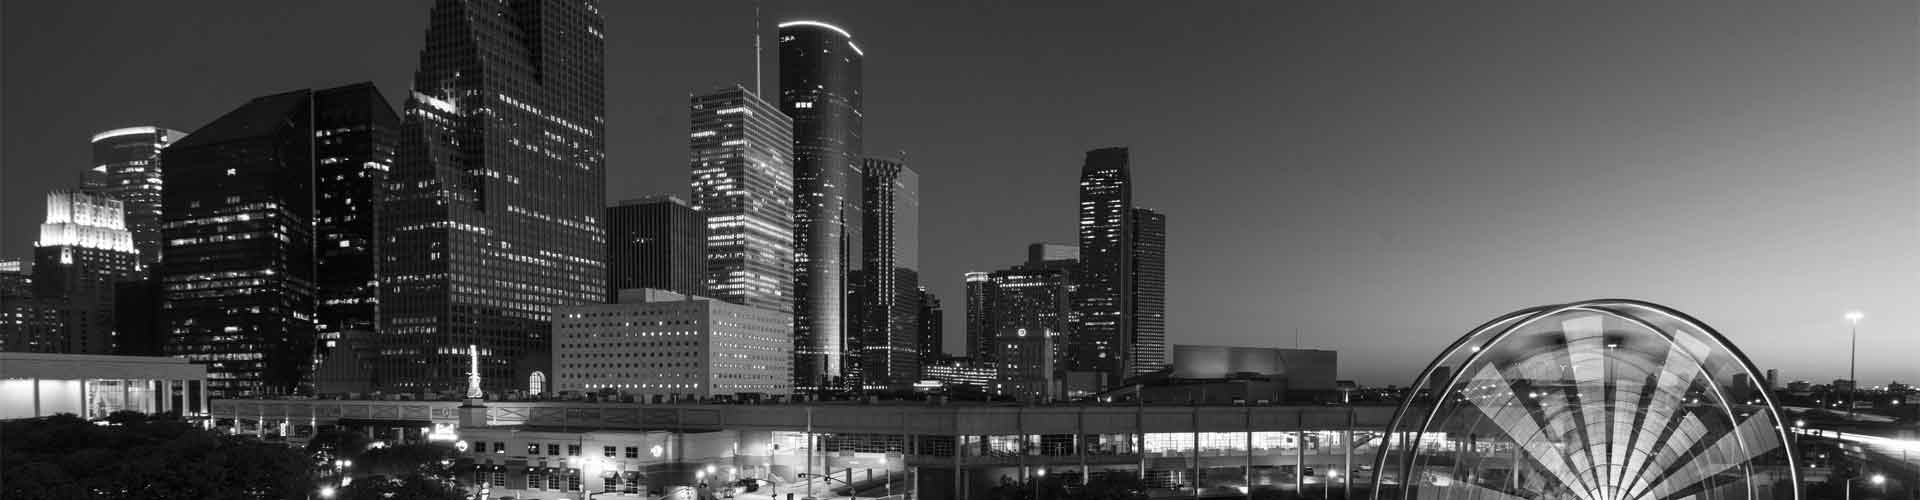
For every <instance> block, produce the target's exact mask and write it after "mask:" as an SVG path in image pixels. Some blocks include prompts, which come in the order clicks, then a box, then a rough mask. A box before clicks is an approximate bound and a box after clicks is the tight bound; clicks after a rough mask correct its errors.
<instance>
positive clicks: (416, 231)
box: [372, 0, 607, 392]
mask: <svg viewBox="0 0 1920 500" xmlns="http://www.w3.org/2000/svg"><path fill="white" fill-rule="evenodd" d="M429 16H430V19H431V20H430V22H429V25H428V27H427V33H426V46H425V48H423V49H421V51H420V59H419V60H420V65H419V68H418V70H417V71H415V73H414V79H413V86H412V89H413V92H412V95H410V96H409V97H408V99H407V102H406V105H405V110H404V111H403V113H402V116H401V133H400V147H399V161H398V163H397V165H395V167H394V170H393V172H392V173H391V174H390V175H389V182H388V186H389V187H392V188H394V189H393V190H392V191H391V192H390V193H389V195H388V197H387V200H386V204H385V206H384V207H383V209H382V217H381V219H382V221H383V223H382V227H383V231H382V232H383V234H384V236H383V239H384V240H385V241H386V247H385V248H384V249H383V250H382V252H381V255H380V281H381V285H382V286H381V290H380V292H381V295H380V297H381V299H380V306H381V313H380V323H381V329H380V335H379V336H378V337H377V338H379V339H380V342H381V345H380V349H379V351H378V354H377V355H376V356H375V357H374V359H373V360H372V366H373V367H374V372H375V377H376V378H377V379H378V380H376V381H375V384H376V386H377V387H379V388H382V389H385V390H389V391H395V392H407V391H416V390H448V389H453V388H455V387H459V386H462V385H464V383H465V381H466V374H467V372H468V369H467V368H468V360H467V354H466V349H465V346H467V345H469V344H472V345H477V346H479V351H480V353H479V354H480V372H481V373H480V375H481V381H482V383H483V384H484V387H485V389H486V390H489V391H502V390H507V389H509V388H520V389H524V388H525V386H526V382H525V381H524V380H522V381H520V382H519V383H513V382H512V381H511V380H509V379H511V378H513V377H512V376H511V375H512V374H514V372H515V365H514V363H515V362H516V360H519V359H521V358H522V357H523V356H526V355H528V353H529V352H530V351H540V352H544V351H546V349H547V347H546V346H547V335H548V332H549V331H550V325H551V321H552V312H553V308H554V307H555V306H561V305H571V304H586V303H595V302H600V301H602V300H604V299H605V297H606V279H607V277H606V266H605V259H606V238H605V235H604V234H603V232H602V231H603V223H602V220H601V218H602V217H603V216H604V215H605V214H606V202H605V195H604V192H605V189H606V171H605V167H604V164H605V150H606V149H605V142H604V141H605V129H606V120H605V119H604V116H605V94H604V85H605V78H604V76H603V73H604V70H605V61H604V58H605V39H604V36H605V35H604V33H603V32H602V26H603V19H602V15H601V12H600V8H599V5H598V2H595V1H592V0H437V1H436V2H435V3H434V6H433V10H432V12H431V13H430V15H429ZM542 359H544V357H542Z"/></svg>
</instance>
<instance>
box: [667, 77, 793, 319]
mask: <svg viewBox="0 0 1920 500" xmlns="http://www.w3.org/2000/svg"><path fill="white" fill-rule="evenodd" d="M692 101H693V102H692V107H691V109H690V116H691V118H692V122H693V132H692V136H691V138H690V139H689V142H688V144H689V158H688V162H689V163H690V164H691V167H692V173H693V175H692V184H693V206H694V207H695V208H696V209H698V210H699V211H700V212H701V215H703V216H705V217H706V225H707V227H706V235H707V236H706V264H705V266H704V267H703V269H704V271H705V276H704V279H705V281H706V283H705V285H706V288H707V290H708V293H709V294H710V295H711V296H712V297H714V298H717V299H720V300H723V301H727V302H732V303H735V304H742V305H748V306H754V307H758V308H761V309H766V310H770V311H779V312H782V313H786V314H788V315H791V314H792V313H793V293H794V292H793V287H794V284H793V266H794V263H793V202H794V197H793V119H792V118H788V117H787V115H786V114H784V113H781V112H780V110H779V108H776V107H774V106H773V105H772V104H769V103H767V101H765V100H763V99H761V98H760V96H758V95H755V94H754V93H753V92H752V91H749V90H747V89H746V88H745V87H741V86H738V85H735V86H733V87H729V88H725V89H721V90H719V91H716V92H713V93H710V94H704V95H697V96H694V97H693V98H692Z"/></svg>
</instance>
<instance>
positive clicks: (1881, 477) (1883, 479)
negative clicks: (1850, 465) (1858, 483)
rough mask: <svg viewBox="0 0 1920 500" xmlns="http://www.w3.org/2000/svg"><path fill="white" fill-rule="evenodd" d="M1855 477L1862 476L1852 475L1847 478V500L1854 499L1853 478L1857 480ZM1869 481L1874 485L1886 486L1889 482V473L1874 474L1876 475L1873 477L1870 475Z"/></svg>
mask: <svg viewBox="0 0 1920 500" xmlns="http://www.w3.org/2000/svg"><path fill="white" fill-rule="evenodd" d="M1855 479H1860V478H1857V477H1850V478H1847V497H1846V500H1853V480H1855ZM1867 482H1869V483H1873V485H1874V486H1881V487H1885V486H1886V484H1887V475H1886V474H1874V475H1873V477H1870V478H1867Z"/></svg>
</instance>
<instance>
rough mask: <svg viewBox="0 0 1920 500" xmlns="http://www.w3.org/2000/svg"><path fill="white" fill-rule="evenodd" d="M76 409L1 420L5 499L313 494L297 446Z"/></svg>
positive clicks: (0, 492) (254, 499) (168, 420)
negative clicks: (103, 420) (99, 419)
mask: <svg viewBox="0 0 1920 500" xmlns="http://www.w3.org/2000/svg"><path fill="white" fill-rule="evenodd" d="M107 422H108V423H110V424H112V425H94V424H93V423H92V422H88V421H86V420H83V419H81V418H79V417H77V416H74V415H71V414H64V415H55V416H52V417H45V418H36V419H23V420H12V421H7V422H0V435H4V436H6V438H5V439H3V440H0V477H5V478H7V480H6V482H5V483H4V484H0V498H7V499H40V498H60V499H64V498H115V499H147V498H204V499H216V500H227V499H233V500H241V499H247V500H270V499H295V498H305V496H306V494H307V493H308V492H309V491H310V490H311V487H312V486H313V482H312V480H311V479H310V476H309V475H308V470H307V463H306V460H305V459H304V458H302V457H301V454H300V452H299V451H297V450H293V449H290V448H287V447H285V446H280V445H276V444H269V443H263V442H260V441H258V440H255V439H252V438H246V437H234V436H226V435H222V434H218V433H214V432H210V431H206V430H202V429H199V428H196V427H194V426H193V425H190V424H188V423H186V422H185V421H181V420H179V419H178V417H177V416H173V415H162V416H152V417H149V416H144V415H139V414H137V413H125V412H120V413H115V414H113V415H111V416H109V417H108V418H107Z"/></svg>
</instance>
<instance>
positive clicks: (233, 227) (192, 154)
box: [157, 83, 393, 397]
mask: <svg viewBox="0 0 1920 500" xmlns="http://www.w3.org/2000/svg"><path fill="white" fill-rule="evenodd" d="M386 107H387V102H386V99H384V98H382V97H381V96H380V93H379V92H378V91H375V90H374V88H373V86H372V84H366V83H362V84H357V85H349V86H345V87H339V88H334V89H327V90H318V91H315V90H304V89H303V90H297V91H293V92H286V93H281V94H274V95H270V96H265V97H260V98H256V99H254V100H252V101H249V102H247V103H246V104H244V105H242V106H240V107H239V108H237V109H235V110H233V111H230V112H228V113H227V114H225V115H222V116H221V117H220V118H218V119H215V120H214V121H213V122H212V123H208V124H207V125H205V126H202V127H200V128H199V129H197V130H194V131H193V133H192V134H188V135H187V137H186V138H184V139H181V140H180V141H179V142H177V143H175V144H174V145H172V146H169V147H168V148H167V149H166V151H165V152H164V153H162V155H161V156H162V157H163V160H164V162H165V164H166V165H167V166H168V167H167V169H166V171H165V172H164V175H165V176H166V179H167V182H166V183H167V185H169V186H172V187H170V188H168V189H167V190H166V191H165V192H164V196H163V197H162V200H163V201H164V203H163V206H162V210H161V213H162V215H163V217H162V219H163V222H164V228H163V229H162V231H161V234H162V236H164V238H165V242H166V244H165V246H163V247H162V252H163V254H164V258H163V259H162V260H161V263H160V267H159V270H158V273H157V274H158V278H159V283H160V285H159V286H160V289H161V295H162V297H163V301H164V303H165V306H164V308H163V310H162V311H161V316H162V318H163V321H164V323H165V325H166V328H167V331H166V337H167V340H166V342H165V349H166V352H167V354H169V355H173V356H180V357H185V358H187V359H190V360H193V361H194V362H197V363H201V364H205V365H207V379H208V387H209V390H211V391H212V392H213V394H214V395H216V396H219V397H255V396H263V395H274V394H294V393H303V392H307V391H309V390H310V389H311V384H312V379H311V377H312V373H313V366H314V364H315V362H316V359H317V358H318V357H319V356H320V355H321V350H320V347H321V346H319V345H318V344H317V342H316V337H317V335H316V333H317V330H318V328H319V325H320V323H321V320H320V319H319V318H320V316H321V311H322V310H329V311H334V312H339V311H340V310H338V309H327V308H323V307H321V304H320V303H321V302H322V300H321V297H322V296H326V297H329V298H348V297H352V298H359V299H366V298H369V297H368V296H367V294H368V293H370V292H368V291H364V289H363V290H362V291H359V292H357V294H356V293H344V294H340V295H330V293H331V291H326V290H323V287H325V286H326V285H327V284H330V283H334V282H335V280H336V279H338V280H344V281H348V282H359V283H364V282H366V281H370V280H372V279H373V274H372V271H373V269H372V267H371V266H370V265H368V264H367V263H366V262H365V260H364V257H361V262H359V263H358V264H354V263H351V262H349V261H350V260H351V259H340V260H336V261H334V262H335V263H337V264H338V265H340V266H341V267H340V268H339V269H327V270H326V274H332V275H335V276H329V277H325V278H323V277H322V276H321V275H322V274H323V273H322V262H324V259H323V258H322V257H321V252H320V251H319V250H318V247H319V246H320V245H321V244H322V243H323V242H324V243H327V244H331V245H333V246H334V247H335V248H336V249H338V248H346V249H348V250H352V249H353V248H352V247H353V246H354V244H355V242H359V243H360V244H362V245H363V248H364V245H365V244H366V243H367V241H366V240H365V238H367V237H366V236H358V237H357V238H360V239H356V237H348V238H323V237H322V236H321V235H322V234H324V233H327V232H335V233H337V234H352V232H353V230H351V229H343V226H344V227H355V226H363V225H365V224H366V222H367V221H366V219H365V217H366V216H369V215H370V212H371V209H370V208H366V205H365V203H366V201H365V200H364V199H356V200H355V201H351V202H350V201H348V200H346V199H345V198H347V197H352V196H356V195H360V193H364V192H366V190H367V189H371V188H370V187H368V186H365V183H366V182H367V180H366V179H360V180H359V181H358V182H347V181H348V180H350V179H330V180H329V181H327V182H320V181H319V180H318V176H319V175H320V173H321V172H327V173H330V174H332V175H335V176H348V174H349V173H358V172H364V171H367V170H374V171H376V172H377V171H379V170H380V169H381V166H378V165H368V163H376V162H377V159H379V158H381V153H378V151H380V150H381V147H382V146H381V145H382V144H390V142H387V141H390V140H391V139H390V136H389V135H388V134H390V133H391V127H392V124H393V113H392V111H391V109H390V108H388V109H382V108H386ZM350 162H357V163H353V164H351V165H347V164H348V163H350ZM343 165H345V166H343ZM322 186H326V187H327V188H329V189H333V188H341V189H343V192H339V193H334V192H325V191H321V190H320V187H322ZM362 196H363V195H362ZM328 205H331V206H332V207H331V208H323V207H326V206H328ZM344 207H353V209H352V210H346V209H345V208H344ZM348 215H354V216H353V217H348ZM323 217H330V218H331V219H328V220H326V221H322V220H321V219H322V218H323ZM341 241H346V242H348V245H347V247H341V246H340V243H339V242H341ZM346 255H351V254H346ZM335 305H341V304H335ZM329 314H332V312H330V313H329ZM342 314H344V313H342ZM342 317H344V316H342Z"/></svg>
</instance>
